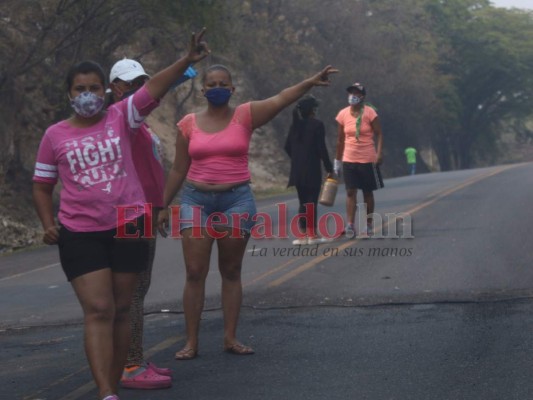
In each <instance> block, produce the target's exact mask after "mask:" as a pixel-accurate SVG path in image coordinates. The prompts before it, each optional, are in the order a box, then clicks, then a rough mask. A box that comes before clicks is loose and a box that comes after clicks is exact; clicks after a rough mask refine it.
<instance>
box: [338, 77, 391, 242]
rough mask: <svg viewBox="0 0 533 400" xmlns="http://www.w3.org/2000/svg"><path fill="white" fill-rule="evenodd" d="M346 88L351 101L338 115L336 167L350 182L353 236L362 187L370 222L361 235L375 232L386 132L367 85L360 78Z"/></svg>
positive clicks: (348, 227) (348, 205)
mask: <svg viewBox="0 0 533 400" xmlns="http://www.w3.org/2000/svg"><path fill="white" fill-rule="evenodd" d="M346 91H347V92H348V104H349V105H348V107H345V108H343V109H342V110H341V111H340V112H339V113H338V114H337V117H336V118H335V119H336V121H337V123H338V128H337V134H338V137H337V152H336V157H335V158H336V159H335V162H334V169H335V172H336V173H337V175H339V174H340V173H341V167H342V173H343V175H344V182H345V185H346V196H347V197H346V216H347V224H346V228H345V233H346V236H348V237H352V238H353V237H354V236H355V233H356V229H355V226H354V223H355V212H356V208H357V189H361V190H362V191H363V201H364V204H365V206H366V212H367V215H368V218H367V221H366V224H365V223H364V222H365V221H363V222H362V223H361V224H360V225H361V226H359V227H358V232H357V235H358V236H360V237H367V236H368V235H369V234H371V233H372V213H373V212H374V190H377V189H380V188H382V187H383V179H382V178H381V172H380V170H379V164H380V163H381V161H382V150H383V133H382V131H381V124H380V122H379V118H378V114H377V112H376V110H375V109H374V107H373V106H370V105H369V104H365V97H366V89H365V87H364V86H363V85H361V84H360V83H358V82H356V83H354V84H353V85H351V86H349V87H347V88H346ZM374 137H375V138H376V141H374ZM376 142H377V146H376Z"/></svg>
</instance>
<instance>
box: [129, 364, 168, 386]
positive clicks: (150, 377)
mask: <svg viewBox="0 0 533 400" xmlns="http://www.w3.org/2000/svg"><path fill="white" fill-rule="evenodd" d="M120 386H122V387H123V388H125V389H166V388H169V387H171V386H172V379H171V378H170V376H165V375H160V374H158V373H156V372H155V371H153V370H152V369H151V368H145V367H137V368H135V369H133V370H130V371H128V370H126V369H125V370H124V372H123V373H122V378H121V379H120Z"/></svg>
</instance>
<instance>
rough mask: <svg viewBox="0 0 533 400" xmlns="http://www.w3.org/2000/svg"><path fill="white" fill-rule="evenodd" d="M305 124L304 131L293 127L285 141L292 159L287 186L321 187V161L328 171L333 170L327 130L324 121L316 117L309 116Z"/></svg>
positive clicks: (286, 148) (286, 149)
mask: <svg viewBox="0 0 533 400" xmlns="http://www.w3.org/2000/svg"><path fill="white" fill-rule="evenodd" d="M303 124H304V125H303V127H304V129H303V130H302V132H297V131H296V130H295V129H291V130H290V132H289V135H288V136H287V141H286V142H285V151H286V152H287V154H288V155H289V157H290V159H291V171H290V175H289V184H288V185H287V186H296V187H299V186H300V187H308V188H320V186H321V185H322V169H321V166H320V164H321V161H322V163H323V164H324V169H325V170H326V171H327V172H328V173H331V172H333V166H332V165H331V160H330V158H329V155H328V150H327V148H326V130H325V128H324V123H323V122H322V121H320V120H318V119H316V118H307V119H306V120H304V121H303Z"/></svg>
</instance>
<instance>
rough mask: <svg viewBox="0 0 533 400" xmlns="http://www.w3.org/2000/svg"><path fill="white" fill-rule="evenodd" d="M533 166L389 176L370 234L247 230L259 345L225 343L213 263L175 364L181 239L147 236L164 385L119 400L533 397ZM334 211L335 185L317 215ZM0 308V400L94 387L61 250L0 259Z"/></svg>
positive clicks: (150, 319)
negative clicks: (312, 235)
mask: <svg viewBox="0 0 533 400" xmlns="http://www.w3.org/2000/svg"><path fill="white" fill-rule="evenodd" d="M532 173H533V164H530V163H528V164H519V165H510V166H499V167H492V168H486V169H475V170H467V171H456V172H450V173H440V174H422V175H416V176H413V177H402V178H396V179H390V180H386V182H385V184H386V188H385V189H383V190H380V191H378V192H376V204H377V206H376V212H377V213H378V214H379V215H380V216H382V217H383V219H384V223H383V227H384V228H383V232H382V233H383V236H385V237H384V238H381V239H371V240H351V241H349V240H339V241H336V242H333V243H328V244H322V245H320V246H309V247H302V248H298V247H294V246H292V245H291V240H292V238H291V239H268V240H251V241H250V244H249V251H248V253H247V255H246V258H245V267H244V272H243V284H244V296H245V297H244V303H245V305H244V307H243V312H242V316H241V323H240V327H239V333H240V338H241V340H242V341H243V342H245V343H250V344H251V345H253V346H254V348H255V349H256V352H257V353H256V354H255V355H253V356H249V357H237V356H232V355H228V354H225V353H223V352H222V351H221V350H222V320H221V313H220V309H219V307H220V304H219V303H220V299H219V290H220V289H219V287H220V286H219V285H220V280H219V277H218V272H217V267H216V265H215V263H214V262H213V263H212V269H213V271H211V273H210V276H209V278H208V285H207V300H206V308H207V311H206V312H205V313H204V317H203V321H202V330H201V338H200V339H201V344H200V346H201V347H200V357H198V358H197V359H195V360H193V361H188V362H177V361H174V360H173V354H174V352H175V351H176V350H178V349H179V348H180V346H181V345H182V344H183V341H184V337H183V316H182V314H181V300H180V299H181V293H182V286H183V276H184V273H183V265H182V261H181V260H182V258H181V243H180V242H179V240H172V239H160V240H158V252H157V256H156V262H155V266H154V275H153V283H152V287H151V290H150V293H149V295H148V298H147V310H148V312H149V314H148V315H147V317H146V321H147V322H146V327H145V330H146V331H145V337H146V339H145V340H146V343H145V348H146V353H147V356H148V357H150V359H152V360H154V361H155V362H156V363H158V364H161V365H162V366H168V367H171V368H173V369H174V372H175V374H174V375H175V378H174V385H173V387H172V388H171V389H167V390H160V391H131V390H130V391H126V390H124V391H123V392H122V393H121V398H122V399H123V400H124V399H132V400H133V399H153V400H159V399H175V398H187V399H220V400H225V399H236V400H239V399H324V398H327V399H354V398H355V399H372V400H374V399H376V400H377V399H402V400H403V399H495V400H496V399H498V400H501V399H506V400H507V399H529V398H531V397H530V395H529V393H531V392H533V380H532V379H531V375H532V373H533V365H532V364H533V362H532V360H533V357H531V352H532V350H533V339H532V338H531V333H530V332H531V331H532V328H533V308H532V307H531V306H532V305H533V302H532V300H531V295H532V293H533V272H531V267H530V266H531V265H533V250H532V245H531V244H532V242H531V239H530V226H531V223H532V222H533V209H532V208H531V206H530V204H531V202H532V199H533V185H531V184H529V183H530V182H531V178H530V177H531V176H532ZM276 203H284V204H287V205H288V209H289V210H290V215H289V218H290V216H292V215H294V213H295V209H296V208H297V203H296V200H295V198H294V197H293V196H282V197H279V198H273V199H268V200H261V201H259V202H258V205H259V209H260V211H263V212H266V213H269V214H271V215H274V214H275V213H274V212H275V210H276V209H277V206H276ZM343 208H344V198H343V193H342V192H341V193H340V194H339V197H338V199H337V202H336V206H335V207H333V208H328V209H326V208H322V209H320V211H319V212H320V213H321V214H323V213H325V212H338V213H340V214H341V215H342V214H343V213H344V212H343ZM400 213H405V214H406V215H408V216H410V218H411V225H410V226H411V228H412V229H411V231H409V229H408V228H409V226H407V225H406V226H405V227H404V230H403V231H402V230H398V232H397V235H396V236H399V237H398V238H390V237H391V236H392V233H391V232H392V226H393V224H392V223H391V222H390V219H391V218H389V220H387V218H386V216H387V214H388V215H389V216H397V215H400ZM275 229H279V228H278V227H277V226H275ZM409 232H410V233H411V234H409ZM410 236H413V237H412V238H410ZM304 249H307V252H304V251H303V250H304ZM295 251H300V253H299V254H298V253H295ZM215 257H216V252H215V254H214V255H213V261H214V260H215ZM0 304H2V308H1V312H0V329H1V332H0V341H1V344H2V345H1V348H0V354H1V357H0V359H1V360H2V369H1V370H0V383H1V385H2V394H0V398H2V399H3V398H5V399H27V400H30V399H31V400H37V399H41V400H44V399H54V400H55V399H60V400H64V399H71V400H74V399H83V400H84V399H94V398H96V396H95V390H94V385H93V384H92V380H91V376H90V372H89V370H88V368H87V367H86V361H85V356H84V353H83V347H82V326H81V325H80V316H81V312H80V310H79V306H78V304H77V301H76V299H75V297H74V295H73V293H72V290H71V288H70V286H69V285H68V284H67V283H66V281H65V278H64V276H63V274H62V271H61V269H60V267H59V265H58V264H57V249H55V248H45V247H43V248H40V249H36V250H33V251H28V252H22V253H17V254H14V255H10V256H4V257H1V258H0ZM162 310H164V311H162Z"/></svg>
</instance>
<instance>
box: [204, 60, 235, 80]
mask: <svg viewBox="0 0 533 400" xmlns="http://www.w3.org/2000/svg"><path fill="white" fill-rule="evenodd" d="M213 71H224V72H225V73H226V74H228V76H229V79H230V81H231V72H229V69H228V68H227V67H226V66H224V65H222V64H213V65H210V66H209V67H207V68H206V69H205V71H204V73H203V74H202V83H205V80H206V79H207V74H209V73H210V72H213Z"/></svg>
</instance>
